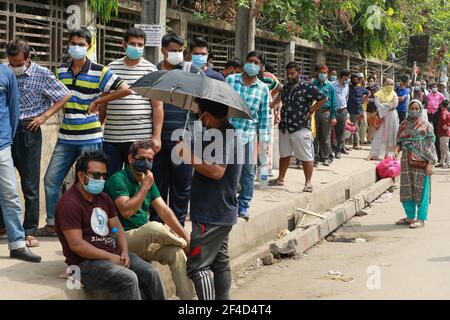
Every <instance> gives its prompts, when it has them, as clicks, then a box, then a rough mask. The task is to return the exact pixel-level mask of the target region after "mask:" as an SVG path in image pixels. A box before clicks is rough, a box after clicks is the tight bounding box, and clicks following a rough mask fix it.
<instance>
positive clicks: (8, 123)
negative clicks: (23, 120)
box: [0, 65, 19, 150]
mask: <svg viewBox="0 0 450 320" xmlns="http://www.w3.org/2000/svg"><path fill="white" fill-rule="evenodd" d="M0 119H2V120H1V123H0V150H3V149H5V148H6V147H8V146H10V145H11V144H12V142H13V138H14V135H15V133H16V129H17V124H18V122H19V89H18V87H17V80H16V76H15V74H14V72H12V70H11V69H10V68H9V67H7V66H5V65H0Z"/></svg>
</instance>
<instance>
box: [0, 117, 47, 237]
mask: <svg viewBox="0 0 450 320" xmlns="http://www.w3.org/2000/svg"><path fill="white" fill-rule="evenodd" d="M30 123H31V121H24V120H21V121H20V122H19V126H18V127H17V131H16V135H15V137H14V142H13V145H12V149H11V153H12V157H13V162H14V166H15V167H16V168H17V171H18V172H19V175H20V183H21V186H22V192H23V197H24V199H25V218H24V221H23V228H24V229H25V234H26V235H31V236H34V235H35V234H36V231H37V228H38V225H39V182H40V179H41V149H42V132H41V128H39V129H38V130H36V131H35V132H33V131H29V130H27V129H26V128H27V126H28V125H29V124H30ZM0 227H4V225H3V213H2V212H1V210H0Z"/></svg>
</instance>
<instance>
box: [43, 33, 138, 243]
mask: <svg viewBox="0 0 450 320" xmlns="http://www.w3.org/2000/svg"><path fill="white" fill-rule="evenodd" d="M91 40H92V36H91V34H90V32H89V30H87V29H86V28H81V29H77V30H73V31H71V32H70V34H69V55H70V56H71V58H72V62H71V63H70V64H68V65H62V66H60V67H59V68H58V70H57V75H56V76H57V78H58V79H59V80H60V81H61V82H62V83H63V84H65V85H66V87H67V88H68V89H69V90H70V92H71V94H72V97H71V98H70V100H69V101H68V102H67V103H66V104H65V105H64V119H63V122H62V124H61V127H60V129H59V134H58V141H57V143H56V146H55V150H54V151H53V154H52V158H51V160H50V163H49V165H48V168H47V172H46V173H45V178H44V184H45V202H46V208H47V225H46V226H45V227H43V228H40V229H39V230H38V232H37V235H38V236H53V237H56V232H55V207H56V204H57V202H58V200H59V197H60V191H61V186H62V183H63V182H64V178H65V177H66V175H67V173H68V172H69V170H70V168H71V167H72V165H73V164H74V163H75V161H76V160H77V158H78V157H79V156H80V155H81V154H82V153H83V152H86V151H94V150H101V149H102V141H103V137H102V129H101V124H100V121H99V117H98V114H96V113H91V112H92V111H97V110H98V106H100V105H104V104H106V103H108V102H109V101H112V100H116V99H120V98H122V97H125V96H126V95H129V94H130V93H131V92H132V91H131V90H130V89H129V86H128V85H127V84H126V83H125V82H123V81H122V80H121V79H120V78H119V77H117V76H116V75H115V74H114V73H112V72H111V71H110V70H109V69H108V68H107V67H105V66H102V65H100V64H97V63H94V62H92V61H91V60H89V59H88V58H87V57H86V52H87V50H89V48H90V47H91ZM110 91H114V92H113V93H110ZM100 96H101V97H100Z"/></svg>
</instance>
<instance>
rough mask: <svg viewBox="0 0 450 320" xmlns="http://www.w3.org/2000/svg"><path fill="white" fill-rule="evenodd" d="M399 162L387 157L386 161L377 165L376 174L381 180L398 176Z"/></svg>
mask: <svg viewBox="0 0 450 320" xmlns="http://www.w3.org/2000/svg"><path fill="white" fill-rule="evenodd" d="M400 168H401V167H400V161H399V160H394V159H392V157H391V156H387V157H386V159H384V160H383V161H381V162H380V163H379V164H377V174H378V177H380V178H381V179H384V178H395V177H398V176H399V175H400Z"/></svg>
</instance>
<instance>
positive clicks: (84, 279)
mask: <svg viewBox="0 0 450 320" xmlns="http://www.w3.org/2000/svg"><path fill="white" fill-rule="evenodd" d="M129 256H130V260H131V265H130V268H129V269H127V268H125V267H122V266H119V265H117V264H114V263H112V262H111V261H109V260H84V261H83V262H81V264H80V265H79V267H80V271H81V283H82V284H83V285H84V287H85V288H86V289H87V290H106V291H108V292H111V293H117V294H118V298H119V300H141V299H142V297H141V293H140V290H139V289H140V288H141V289H142V292H143V293H144V295H145V297H144V299H146V300H165V299H166V295H165V289H164V285H163V283H162V280H161V277H160V276H159V271H158V269H157V268H156V267H155V266H153V265H152V264H151V263H149V262H147V261H144V260H143V259H141V258H139V257H138V256H137V255H135V254H134V253H130V254H129Z"/></svg>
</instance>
